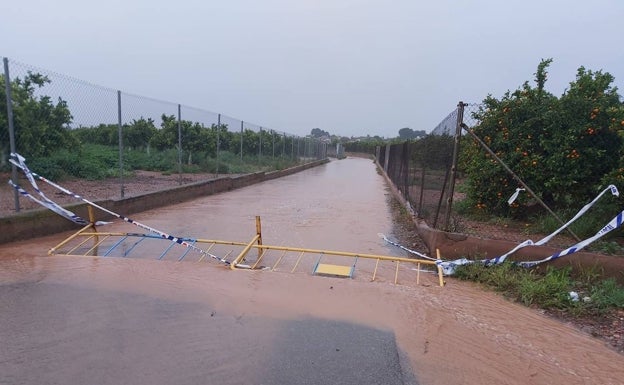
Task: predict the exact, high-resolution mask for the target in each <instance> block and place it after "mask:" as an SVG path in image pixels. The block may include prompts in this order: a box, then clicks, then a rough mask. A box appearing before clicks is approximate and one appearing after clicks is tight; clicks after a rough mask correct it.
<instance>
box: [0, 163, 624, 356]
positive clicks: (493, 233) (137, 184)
mask: <svg viewBox="0 0 624 385" xmlns="http://www.w3.org/2000/svg"><path fill="white" fill-rule="evenodd" d="M213 177H215V175H213V174H181V175H178V174H173V175H165V174H162V173H159V172H148V171H138V172H136V173H135V175H134V176H133V177H129V178H125V180H124V192H125V196H126V197H129V196H133V195H138V194H142V193H146V192H149V191H157V190H160V189H164V188H169V187H174V186H177V185H179V184H187V183H193V182H197V181H202V180H207V179H210V178H213ZM0 179H2V180H5V181H6V180H8V179H9V175H8V174H1V175H0ZM60 184H61V185H62V186H63V187H65V188H66V189H68V190H70V191H72V192H74V193H76V194H79V195H81V196H83V197H85V198H88V199H89V200H92V201H97V200H99V199H111V198H119V197H120V181H119V179H112V178H111V179H106V180H99V181H89V180H80V179H73V180H66V181H62V182H60ZM20 185H21V186H22V187H24V188H27V190H28V191H29V192H32V191H33V190H32V189H31V188H30V186H29V185H28V182H27V181H26V180H25V179H23V180H21V181H20ZM39 187H40V188H41V190H42V191H44V193H45V194H46V195H47V196H48V197H49V198H51V199H52V200H54V201H55V202H57V203H60V204H67V203H74V202H76V199H75V198H72V197H70V196H68V195H66V194H63V193H60V192H59V191H58V190H56V189H54V188H50V187H49V186H47V185H46V184H45V183H42V182H40V183H39ZM388 196H389V198H388V199H389V200H390V201H391V203H390V204H391V207H392V210H393V213H394V218H395V221H394V222H395V229H394V234H395V237H396V238H397V239H398V240H399V241H400V242H401V244H403V245H406V246H407V247H410V248H413V249H416V250H426V247H425V245H424V243H423V242H422V240H421V239H420V238H419V237H418V235H417V232H416V230H415V225H414V223H413V222H412V221H411V218H410V217H409V216H408V215H406V214H405V211H404V210H402V209H401V207H400V206H399V203H398V202H397V201H395V200H394V199H392V198H390V195H388ZM20 206H21V209H22V210H30V209H34V208H39V207H40V206H38V204H36V203H34V202H32V201H30V200H28V199H26V198H23V197H22V198H20ZM13 213H15V209H14V199H13V188H12V187H11V186H9V185H8V184H7V183H2V184H0V215H2V216H4V215H10V214H13ZM461 225H462V228H463V229H465V231H466V233H469V234H471V235H477V236H482V237H484V238H489V239H506V240H514V241H518V242H521V241H524V240H526V239H527V235H526V231H525V229H523V227H522V226H523V225H522V224H519V225H516V226H512V225H507V226H500V225H496V224H491V223H483V222H477V221H470V220H467V219H461ZM533 237H534V238H538V235H533ZM557 243H559V244H560V245H566V244H567V245H569V244H570V239H569V238H566V237H565V236H563V237H562V236H559V238H557V239H556V240H555V242H554V244H555V245H557ZM549 315H550V316H551V317H553V318H556V319H558V320H560V321H561V322H563V323H566V324H570V325H573V326H574V327H576V328H577V329H579V330H581V331H582V332H584V333H586V334H589V335H591V336H593V337H596V338H599V339H601V340H603V341H604V342H605V343H606V344H608V345H609V346H611V347H612V348H613V349H615V350H616V351H618V352H619V353H621V354H624V310H619V311H614V312H611V313H609V314H606V315H604V316H600V317H584V318H571V317H569V316H566V315H564V314H557V313H555V312H551V313H549Z"/></svg>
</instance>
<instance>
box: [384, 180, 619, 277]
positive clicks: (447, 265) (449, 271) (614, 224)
mask: <svg viewBox="0 0 624 385" xmlns="http://www.w3.org/2000/svg"><path fill="white" fill-rule="evenodd" d="M607 191H610V192H611V194H612V195H614V196H619V191H618V189H617V187H616V186H614V185H609V186H607V187H606V188H605V189H604V190H602V191H601V192H600V193H599V194H598V195H597V196H596V197H595V198H594V199H593V200H592V201H591V202H589V203H588V204H586V205H585V206H583V207H582V208H581V209H580V210H579V211H578V212H577V213H576V215H575V216H574V217H572V219H570V220H569V221H568V222H566V223H565V224H564V225H563V226H561V227H560V228H559V229H557V230H555V231H554V232H553V233H551V234H549V235H547V236H546V237H544V238H542V239H540V240H539V241H537V242H533V241H532V240H530V239H528V240H526V241H524V242H521V243H519V244H518V245H516V246H515V247H514V248H513V249H511V250H510V251H508V252H506V253H505V254H503V255H501V256H498V257H496V258H491V259H483V260H477V261H474V260H469V259H466V258H460V259H456V260H453V261H447V260H442V261H440V260H436V259H434V258H431V257H428V256H426V255H424V254H421V253H419V252H417V251H415V250H411V249H409V248H407V247H405V246H402V245H400V244H399V243H397V242H394V241H391V240H390V239H388V238H387V237H386V236H385V235H383V234H378V235H379V236H380V237H382V238H383V239H384V241H386V242H387V243H389V244H391V245H394V246H397V247H399V248H401V249H403V250H405V251H407V252H409V253H412V254H416V255H418V256H420V257H422V258H426V259H431V260H434V261H436V265H437V266H439V267H440V268H441V269H442V272H443V273H444V274H445V275H453V274H454V273H455V269H456V268H457V266H462V265H467V264H473V263H481V264H483V265H485V266H491V265H498V264H501V263H503V262H504V261H505V260H506V259H507V257H509V256H510V255H512V254H513V253H515V252H516V251H518V250H520V249H522V248H524V247H527V246H541V245H544V244H546V243H547V242H548V241H550V240H551V239H552V238H553V237H554V236H556V235H557V234H559V233H560V232H561V231H563V230H564V229H565V228H567V227H568V226H570V225H571V224H572V223H574V221H576V220H577V219H579V218H580V217H581V216H583V215H584V214H585V213H586V212H587V211H588V210H589V209H590V208H591V207H592V206H593V205H594V204H595V203H596V202H597V201H598V200H599V199H600V198H601V197H602V196H603V195H604V194H605V193H606V192H607ZM516 192H519V191H518V190H516ZM623 218H624V211H622V212H620V213H619V214H618V215H617V216H616V217H615V218H613V219H612V220H611V221H610V222H609V223H608V224H607V225H606V226H604V227H603V228H602V229H601V230H600V231H598V232H597V233H596V234H595V235H594V236H592V237H589V238H587V239H585V240H583V241H580V242H578V243H576V244H575V245H573V246H570V247H568V248H567V249H565V250H561V251H559V252H557V253H555V254H552V255H550V256H548V257H546V258H544V259H541V260H538V261H527V262H514V263H515V264H517V265H519V266H523V267H534V266H536V265H538V264H540V263H544V262H548V261H552V260H554V259H557V258H561V257H563V256H566V255H570V254H573V253H575V252H577V251H579V250H581V249H583V248H585V247H587V246H588V245H590V244H591V243H593V242H595V241H596V240H598V239H600V238H601V237H602V236H604V235H605V234H607V233H609V232H610V231H612V230H614V229H616V228H618V227H620V226H621V225H622V221H623Z"/></svg>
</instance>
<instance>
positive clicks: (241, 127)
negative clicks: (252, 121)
mask: <svg viewBox="0 0 624 385" xmlns="http://www.w3.org/2000/svg"><path fill="white" fill-rule="evenodd" d="M240 144H241V161H242V160H243V121H242V120H241V143H240Z"/></svg>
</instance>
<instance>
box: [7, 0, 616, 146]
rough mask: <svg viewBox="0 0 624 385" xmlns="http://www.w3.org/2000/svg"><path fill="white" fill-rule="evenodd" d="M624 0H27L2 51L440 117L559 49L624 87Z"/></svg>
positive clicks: (562, 83)
mask: <svg viewBox="0 0 624 385" xmlns="http://www.w3.org/2000/svg"><path fill="white" fill-rule="evenodd" d="M623 20H624V1H623V0H592V1H576V0H541V1H539V0H520V1H516V0H507V1H501V0H475V1H452V0H432V1H419V0H386V1H382V0H314V1H312V0H309V1H308V0H223V1H215V0H177V1H160V0H106V1H86V0H55V1H48V0H25V1H5V2H3V5H2V9H1V10H0V43H1V44H0V56H5V57H8V58H9V59H13V60H17V61H19V62H23V63H27V64H31V65H34V66H37V67H41V68H45V69H49V70H52V71H56V72H58V73H62V74H66V75H70V76H72V77H74V78H78V79H82V80H86V81H88V82H90V83H93V84H97V85H101V86H104V87H108V88H112V89H120V90H122V91H125V92H129V93H133V94H138V95H145V96H149V97H151V98H155V99H161V100H165V101H171V102H175V103H181V104H185V105H189V106H193V107H198V108H202V109H206V110H210V111H214V112H218V113H223V114H226V115H229V116H231V117H235V118H238V119H243V120H245V121H250V122H253V123H256V124H258V125H261V126H263V127H267V128H272V129H275V130H279V131H285V132H288V133H292V134H298V135H305V134H309V133H310V130H311V129H312V128H314V127H318V128H321V129H323V130H325V131H329V132H330V133H332V134H337V135H344V136H359V135H367V134H369V135H380V136H384V137H395V136H397V135H398V130H399V129H400V128H402V127H410V128H412V129H414V130H426V131H428V132H429V131H431V130H432V129H433V128H434V127H435V126H436V125H437V124H438V123H439V122H440V121H441V120H442V119H443V118H444V117H445V116H446V115H447V114H448V113H449V112H451V110H452V109H453V108H454V107H455V106H456V105H457V103H458V101H460V100H462V101H464V102H480V101H481V100H483V99H484V98H485V97H486V96H487V95H488V94H492V95H493V96H495V97H500V96H502V95H503V93H504V92H505V91H507V90H515V89H517V88H518V87H520V86H521V84H522V83H523V82H524V81H525V80H531V81H532V79H533V74H534V72H535V70H536V67H537V65H538V63H539V61H540V59H542V58H551V57H552V58H553V59H554V62H553V64H552V65H551V67H550V70H549V80H548V82H547V89H548V90H549V91H550V92H552V93H554V94H555V95H560V94H561V93H562V92H564V89H565V88H566V87H567V85H568V84H569V83H570V82H571V81H573V80H574V78H575V74H576V69H577V68H578V67H579V66H585V67H586V68H588V69H591V70H603V71H606V72H609V73H611V74H612V75H613V76H615V78H616V82H615V85H617V86H618V88H619V89H620V94H622V93H623V92H624V91H623V90H624V49H623V48H622V37H623V36H624V24H623Z"/></svg>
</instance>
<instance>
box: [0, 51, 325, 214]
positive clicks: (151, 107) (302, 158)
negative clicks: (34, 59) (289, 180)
mask: <svg viewBox="0 0 624 385" xmlns="http://www.w3.org/2000/svg"><path fill="white" fill-rule="evenodd" d="M3 64H4V68H3V72H2V75H0V76H2V78H3V82H1V83H2V84H4V86H5V92H3V93H1V96H0V104H1V106H0V107H1V109H0V173H2V175H3V179H5V180H6V178H4V176H6V175H7V174H6V173H10V174H12V175H11V178H13V179H14V180H15V179H16V178H17V173H16V172H15V169H14V167H13V170H11V164H10V163H9V162H8V159H9V155H10V153H11V152H17V153H19V154H21V155H22V156H24V157H26V158H27V160H28V163H29V165H30V166H31V168H33V169H34V170H35V171H37V172H39V173H40V174H42V175H44V176H46V177H48V178H50V179H53V178H55V177H60V176H63V175H64V176H67V175H70V176H73V177H78V178H82V179H100V180H101V179H106V178H108V179H107V180H109V181H110V178H115V180H116V181H117V183H118V184H119V186H118V188H117V189H116V191H114V192H109V193H108V195H104V196H98V198H118V197H121V198H123V197H124V196H125V195H127V193H128V191H127V185H128V182H129V180H130V179H131V178H132V177H133V176H134V175H135V172H136V171H137V170H147V171H152V172H158V173H161V174H165V175H170V174H174V175H176V174H177V175H178V176H179V178H177V181H176V182H177V183H178V184H181V183H183V181H184V180H185V179H183V178H182V175H183V174H184V175H186V174H187V173H200V172H201V173H203V174H204V175H205V178H212V177H215V176H218V175H220V174H242V173H248V172H254V171H261V170H270V169H276V168H283V167H287V166H289V165H293V164H296V163H300V162H308V161H312V160H316V159H322V158H325V157H326V156H327V147H328V145H327V144H326V143H325V142H323V141H321V140H319V139H317V138H313V137H300V136H297V135H293V134H289V133H286V132H282V131H278V130H274V129H271V128H268V127H264V126H261V125H258V124H254V123H251V122H247V121H244V120H242V119H237V118H233V117H230V116H227V115H224V114H219V113H216V112H212V111H208V110H204V109H201V108H195V107H190V106H186V105H182V104H179V103H172V102H167V101H162V100H157V99H153V98H149V97H145V96H140V95H134V94H130V93H127V92H123V91H120V90H114V89H110V88H106V87H102V86H98V85H95V84H91V83H88V82H85V81H82V80H78V79H74V78H72V77H70V76H66V75H62V74H58V73H55V72H52V71H49V70H46V69H42V68H37V67H35V66H32V65H28V64H24V63H20V62H16V61H13V60H11V61H9V60H8V59H7V58H4V59H3ZM95 160H97V164H98V165H99V166H97V167H94V163H95ZM102 164H103V165H104V166H101V165H102ZM170 179H171V178H170ZM139 188H140V189H142V191H136V190H135V191H132V192H131V193H132V194H138V193H141V192H148V191H150V190H152V189H153V188H155V186H152V185H151V184H150V183H142V184H141V186H140V187H139ZM8 201H11V203H12V205H13V206H14V210H15V211H19V209H20V201H19V197H18V194H17V192H16V191H13V189H12V188H10V186H9V187H7V186H6V184H5V186H3V187H2V188H1V189H0V203H3V205H4V206H6V204H7V202H8Z"/></svg>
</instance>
